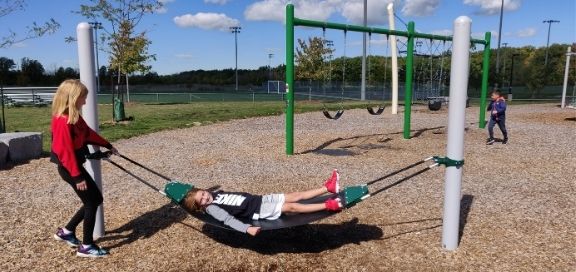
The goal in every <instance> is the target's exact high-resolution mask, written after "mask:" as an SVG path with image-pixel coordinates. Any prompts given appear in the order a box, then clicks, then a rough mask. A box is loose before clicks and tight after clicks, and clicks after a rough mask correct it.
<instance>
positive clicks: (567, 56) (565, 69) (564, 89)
mask: <svg viewBox="0 0 576 272" xmlns="http://www.w3.org/2000/svg"><path fill="white" fill-rule="evenodd" d="M570 55H572V48H571V47H570V46H568V50H567V51H566V67H565V68H564V85H563V86H562V103H561V104H560V108H565V107H566V89H567V88H568V72H569V71H570Z"/></svg>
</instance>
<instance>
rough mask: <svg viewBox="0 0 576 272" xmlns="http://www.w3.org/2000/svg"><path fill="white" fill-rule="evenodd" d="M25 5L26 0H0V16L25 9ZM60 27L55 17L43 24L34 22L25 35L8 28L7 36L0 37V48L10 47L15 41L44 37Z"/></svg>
mask: <svg viewBox="0 0 576 272" xmlns="http://www.w3.org/2000/svg"><path fill="white" fill-rule="evenodd" d="M25 6H26V3H25V1H24V0H0V17H4V16H6V15H8V14H10V13H12V12H15V11H18V10H24V9H25ZM59 28H60V24H59V23H58V22H56V21H55V20H54V19H50V20H49V21H48V22H45V23H43V24H38V23H36V22H32V25H31V26H27V27H26V29H27V31H26V34H24V36H19V35H18V34H17V33H16V32H14V31H12V30H8V34H5V35H6V36H4V37H0V48H5V47H9V46H11V45H13V44H15V43H19V42H22V41H25V40H29V39H34V38H38V37H42V36H44V35H47V34H53V33H55V32H56V31H57V30H58V29H59Z"/></svg>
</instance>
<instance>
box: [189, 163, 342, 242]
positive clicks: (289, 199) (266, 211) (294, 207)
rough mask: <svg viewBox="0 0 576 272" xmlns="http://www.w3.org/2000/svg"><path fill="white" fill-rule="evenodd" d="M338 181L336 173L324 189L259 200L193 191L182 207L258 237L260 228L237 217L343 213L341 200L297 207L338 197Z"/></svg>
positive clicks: (238, 195) (224, 193) (236, 193)
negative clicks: (326, 196)
mask: <svg viewBox="0 0 576 272" xmlns="http://www.w3.org/2000/svg"><path fill="white" fill-rule="evenodd" d="M338 181H339V175H338V171H337V170H336V169H335V170H334V171H333V172H332V176H331V177H330V178H329V179H328V180H326V182H325V183H324V186H323V187H320V188H317V189H312V190H308V191H303V192H293V193H286V194H268V195H262V196H260V195H252V194H249V193H244V192H224V191H218V192H209V191H207V190H202V189H197V188H193V189H191V190H190V191H189V192H188V193H187V194H186V196H185V197H184V199H183V200H182V202H181V204H182V206H184V208H186V209H189V210H191V211H205V212H206V213H207V214H209V215H211V216H212V217H214V218H215V219H217V220H218V221H221V222H222V223H224V224H225V225H227V226H229V227H231V228H232V229H234V230H237V231H240V232H244V233H248V234H250V235H252V236H255V235H256V234H258V233H259V232H260V227H255V226H251V225H249V224H245V223H243V222H241V221H240V220H238V219H237V218H236V217H243V218H251V219H252V220H259V219H266V220H275V219H278V218H279V217H280V216H281V215H282V213H313V212H317V211H322V210H328V211H334V212H337V211H340V210H341V209H342V203H341V201H340V198H335V199H332V198H330V199H328V200H326V201H325V202H324V203H316V204H301V203H298V201H300V200H305V199H311V198H314V197H316V196H319V195H322V194H325V193H327V192H330V193H338V191H339V184H338Z"/></svg>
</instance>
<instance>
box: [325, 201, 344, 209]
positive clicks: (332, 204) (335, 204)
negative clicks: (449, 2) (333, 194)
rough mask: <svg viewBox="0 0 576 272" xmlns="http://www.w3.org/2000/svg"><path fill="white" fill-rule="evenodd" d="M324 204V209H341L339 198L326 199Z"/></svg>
mask: <svg viewBox="0 0 576 272" xmlns="http://www.w3.org/2000/svg"><path fill="white" fill-rule="evenodd" d="M324 206H326V210H328V211H333V212H339V211H341V210H342V202H340V198H335V199H328V200H326V202H324Z"/></svg>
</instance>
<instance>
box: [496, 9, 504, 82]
mask: <svg viewBox="0 0 576 272" xmlns="http://www.w3.org/2000/svg"><path fill="white" fill-rule="evenodd" d="M503 15H504V0H502V4H501V5H500V27H499V30H498V49H496V74H498V73H500V41H501V40H502V17H503ZM496 84H498V83H496Z"/></svg>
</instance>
